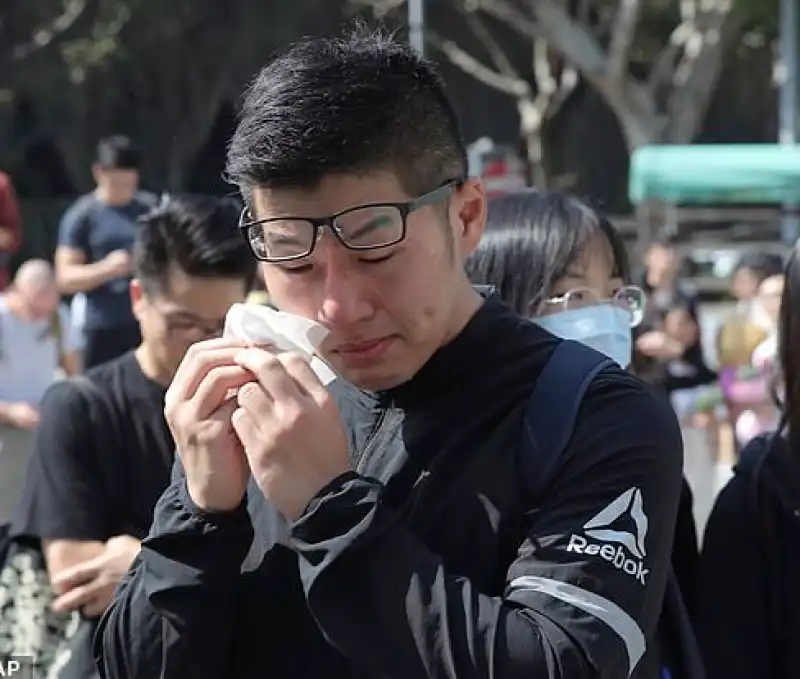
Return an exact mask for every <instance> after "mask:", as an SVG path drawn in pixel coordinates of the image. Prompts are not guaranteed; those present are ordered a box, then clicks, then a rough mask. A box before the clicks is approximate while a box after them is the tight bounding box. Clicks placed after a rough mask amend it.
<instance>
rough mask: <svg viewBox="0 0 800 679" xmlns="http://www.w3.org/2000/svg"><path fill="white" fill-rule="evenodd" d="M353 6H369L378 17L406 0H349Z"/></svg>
mask: <svg viewBox="0 0 800 679" xmlns="http://www.w3.org/2000/svg"><path fill="white" fill-rule="evenodd" d="M350 4H352V5H353V6H355V7H364V8H371V9H372V12H373V14H374V15H375V16H376V17H378V18H380V17H384V16H386V15H387V14H391V13H392V12H394V11H395V10H396V9H399V8H400V7H402V6H403V5H405V4H406V0H350Z"/></svg>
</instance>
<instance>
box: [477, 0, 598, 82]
mask: <svg viewBox="0 0 800 679" xmlns="http://www.w3.org/2000/svg"><path fill="white" fill-rule="evenodd" d="M527 3H528V4H529V5H530V10H531V14H532V17H528V16H525V14H524V13H523V12H521V11H520V10H519V9H517V8H516V7H515V6H514V5H513V4H511V3H510V2H508V0H482V1H481V9H482V10H483V11H485V12H486V13H487V14H489V15H490V16H493V17H494V18H496V19H498V20H499V21H502V22H504V23H506V24H507V25H508V26H509V27H510V28H512V29H514V30H515V31H516V32H517V33H519V34H520V35H522V36H523V37H526V38H528V39H529V40H536V39H537V38H542V37H545V38H546V39H547V40H548V41H549V42H550V44H552V45H553V47H554V48H555V49H556V51H558V52H559V53H560V54H561V55H562V56H563V57H564V58H565V59H566V60H567V61H568V62H570V63H571V64H572V65H573V66H574V67H575V68H576V69H577V70H578V71H580V72H581V73H582V74H583V76H584V77H585V78H586V79H587V80H588V81H589V82H591V83H592V84H593V85H594V86H595V87H596V88H597V89H598V90H599V91H600V92H607V91H608V90H609V89H610V88H609V82H608V78H607V77H606V75H607V70H608V68H607V67H608V60H607V58H606V55H605V53H604V52H603V49H602V48H601V46H600V44H599V43H598V41H597V40H596V39H595V37H594V36H593V35H592V34H591V32H590V31H589V30H588V29H587V28H586V27H585V26H582V25H581V24H579V23H577V22H576V21H574V20H573V19H572V17H570V16H569V14H568V13H567V11H566V10H565V9H564V8H563V7H562V6H561V5H560V4H558V3H557V2H555V1H554V0H527Z"/></svg>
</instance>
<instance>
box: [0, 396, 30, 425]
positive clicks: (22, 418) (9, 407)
mask: <svg viewBox="0 0 800 679" xmlns="http://www.w3.org/2000/svg"><path fill="white" fill-rule="evenodd" d="M0 415H1V416H2V418H1V419H2V422H5V423H6V424H9V425H11V426H12V427H16V428H17V429H34V428H35V427H36V425H37V424H39V411H38V410H37V409H36V408H34V407H33V406H32V405H30V404H29V403H24V402H22V401H20V402H19V403H6V404H3V405H2V411H0Z"/></svg>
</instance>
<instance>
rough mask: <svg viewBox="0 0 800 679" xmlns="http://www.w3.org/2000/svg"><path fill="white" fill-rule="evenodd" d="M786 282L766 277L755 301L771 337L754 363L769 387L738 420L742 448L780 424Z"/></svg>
mask: <svg viewBox="0 0 800 679" xmlns="http://www.w3.org/2000/svg"><path fill="white" fill-rule="evenodd" d="M784 281H785V277H784V275H783V274H779V275H776V276H770V277H769V278H765V279H764V280H763V281H762V282H761V284H760V285H759V286H758V290H757V292H756V295H755V297H754V298H753V304H754V305H755V306H756V307H757V309H758V311H757V312H756V313H757V314H758V315H759V316H760V317H761V319H762V324H763V325H764V327H765V330H766V331H767V333H768V335H767V339H765V340H764V341H763V342H762V343H761V344H759V345H758V347H756V350H755V351H754V352H753V356H752V359H751V363H752V366H753V368H754V370H756V371H758V374H759V375H760V376H761V377H762V379H763V382H764V384H765V385H766V387H767V388H766V389H765V393H764V396H763V398H762V399H761V400H759V401H756V402H754V403H752V404H751V405H750V406H749V407H748V408H747V409H746V410H744V412H742V414H741V415H740V416H739V418H738V419H737V420H736V438H737V441H738V443H739V445H741V446H743V445H745V444H746V443H748V442H749V441H750V440H751V439H753V438H755V437H756V436H758V435H759V434H763V433H765V432H768V431H774V430H775V428H776V427H777V426H778V423H779V421H780V410H779V408H778V407H777V405H776V403H775V398H774V382H775V380H776V379H777V377H778V375H777V365H776V364H777V352H778V319H779V314H780V302H781V296H782V295H783V288H784Z"/></svg>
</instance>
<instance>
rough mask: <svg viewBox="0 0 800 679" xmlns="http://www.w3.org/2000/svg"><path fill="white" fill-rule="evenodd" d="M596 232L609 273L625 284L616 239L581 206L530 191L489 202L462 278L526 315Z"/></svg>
mask: <svg viewBox="0 0 800 679" xmlns="http://www.w3.org/2000/svg"><path fill="white" fill-rule="evenodd" d="M598 234H602V236H603V237H604V239H605V240H606V241H607V242H608V245H609V247H610V248H611V254H612V257H613V260H614V275H615V276H618V277H620V278H622V279H623V280H624V281H629V280H630V269H629V265H628V256H627V252H626V250H625V245H624V243H623V242H622V238H621V237H620V235H619V233H618V232H617V230H616V229H615V228H614V227H613V226H612V224H611V223H610V222H609V221H608V220H607V219H606V218H605V217H604V216H603V215H601V214H600V213H599V212H597V211H595V210H594V209H592V208H591V207H589V206H588V205H587V204H586V203H584V202H582V201H581V200H579V199H577V198H575V197H573V196H570V195H568V194H565V193H560V192H556V191H539V190H536V189H526V190H524V191H519V192H517V193H513V194H509V195H507V196H503V197H501V198H496V199H494V200H492V201H490V202H489V211H488V216H487V222H486V231H485V233H484V236H483V238H482V240H481V242H480V245H479V246H478V248H477V249H476V251H475V252H474V253H473V254H472V255H471V256H470V257H469V258H468V259H467V262H466V269H467V275H468V276H469V278H470V280H471V281H472V282H473V283H475V284H480V285H493V286H494V287H495V288H496V289H497V292H498V294H499V295H500V298H501V299H502V300H503V301H504V302H505V303H506V304H508V305H509V306H510V307H511V308H512V309H514V310H515V311H516V312H517V313H519V314H522V315H526V316H527V315H530V314H531V312H532V310H534V309H537V308H538V307H539V304H541V302H542V300H544V299H545V298H546V297H547V296H548V295H549V294H550V290H551V289H552V287H553V284H554V283H555V282H556V281H557V280H558V279H559V278H561V277H562V276H564V275H565V274H566V273H567V270H568V268H569V266H570V265H571V264H573V263H574V262H575V261H576V260H578V259H579V258H580V257H581V256H582V255H583V253H584V251H585V249H586V247H587V246H588V245H589V244H590V243H591V242H592V241H593V240H594V239H595V238H596V237H597V235H598Z"/></svg>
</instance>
